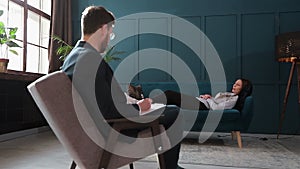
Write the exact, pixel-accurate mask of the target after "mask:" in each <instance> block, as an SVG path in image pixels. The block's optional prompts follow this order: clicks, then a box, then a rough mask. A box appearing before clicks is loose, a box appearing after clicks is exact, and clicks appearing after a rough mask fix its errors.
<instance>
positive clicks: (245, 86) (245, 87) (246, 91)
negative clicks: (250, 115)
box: [234, 78, 252, 111]
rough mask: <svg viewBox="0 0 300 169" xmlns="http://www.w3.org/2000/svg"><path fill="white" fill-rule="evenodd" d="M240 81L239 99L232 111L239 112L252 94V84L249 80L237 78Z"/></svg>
mask: <svg viewBox="0 0 300 169" xmlns="http://www.w3.org/2000/svg"><path fill="white" fill-rule="evenodd" d="M239 79H240V80H241V81H242V90H241V91H240V93H239V98H238V100H237V102H236V104H235V106H234V109H237V110H239V111H241V110H242V109H243V107H244V103H245V99H246V97H247V96H250V95H251V94H252V83H251V81H250V80H247V79H244V78H239Z"/></svg>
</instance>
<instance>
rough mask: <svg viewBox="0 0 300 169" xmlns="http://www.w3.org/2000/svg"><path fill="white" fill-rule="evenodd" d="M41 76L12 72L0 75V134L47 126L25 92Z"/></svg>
mask: <svg viewBox="0 0 300 169" xmlns="http://www.w3.org/2000/svg"><path fill="white" fill-rule="evenodd" d="M41 76H43V74H36V73H27V72H19V71H12V70H8V72H7V73H0V134H5V133H10V132H14V131H20V130H25V129H30V128H35V127H41V126H45V125H47V122H46V120H45V119H44V117H43V115H42V114H41V112H40V111H39V109H38V107H37V106H36V104H35V103H34V101H33V99H32V97H31V96H30V94H29V92H28V90H27V85H28V84H30V83H31V82H33V81H35V80H36V79H38V78H39V77H41Z"/></svg>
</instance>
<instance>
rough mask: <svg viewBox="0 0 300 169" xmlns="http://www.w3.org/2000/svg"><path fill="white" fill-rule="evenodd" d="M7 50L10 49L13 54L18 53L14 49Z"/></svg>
mask: <svg viewBox="0 0 300 169" xmlns="http://www.w3.org/2000/svg"><path fill="white" fill-rule="evenodd" d="M9 51H10V52H11V53H13V54H15V55H18V52H17V51H15V50H12V49H9Z"/></svg>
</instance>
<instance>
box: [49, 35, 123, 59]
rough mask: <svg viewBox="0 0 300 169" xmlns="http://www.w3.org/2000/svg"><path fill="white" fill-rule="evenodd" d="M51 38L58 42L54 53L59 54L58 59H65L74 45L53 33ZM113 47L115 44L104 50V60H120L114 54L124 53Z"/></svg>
mask: <svg viewBox="0 0 300 169" xmlns="http://www.w3.org/2000/svg"><path fill="white" fill-rule="evenodd" d="M52 38H53V40H54V41H57V43H58V44H60V46H59V47H58V48H57V50H56V54H58V55H59V56H60V57H59V60H61V61H64V60H65V59H66V57H67V55H68V54H69V53H70V52H71V50H72V49H73V48H74V46H72V45H69V44H68V43H67V42H65V41H64V40H62V39H61V38H60V37H58V36H55V35H54V36H53V37H52ZM114 48H115V46H111V47H108V48H107V49H106V51H105V52H104V57H103V58H104V60H105V61H106V62H110V61H113V60H120V58H119V57H116V56H117V55H120V54H123V53H125V52H124V51H115V50H114Z"/></svg>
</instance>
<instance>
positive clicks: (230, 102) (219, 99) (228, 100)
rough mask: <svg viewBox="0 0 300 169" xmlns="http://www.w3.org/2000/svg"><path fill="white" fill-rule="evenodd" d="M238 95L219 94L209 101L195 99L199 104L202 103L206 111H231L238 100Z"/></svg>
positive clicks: (229, 93)
mask: <svg viewBox="0 0 300 169" xmlns="http://www.w3.org/2000/svg"><path fill="white" fill-rule="evenodd" d="M238 97H239V96H238V95H236V94H234V93H231V92H220V93H218V94H216V96H215V97H212V98H209V99H203V98H200V97H196V98H197V99H198V100H199V101H200V102H202V103H204V104H205V106H206V107H207V108H208V109H212V110H223V109H232V108H233V107H234V106H235V104H236V102H237V99H238Z"/></svg>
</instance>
